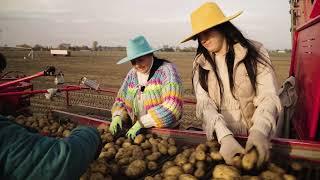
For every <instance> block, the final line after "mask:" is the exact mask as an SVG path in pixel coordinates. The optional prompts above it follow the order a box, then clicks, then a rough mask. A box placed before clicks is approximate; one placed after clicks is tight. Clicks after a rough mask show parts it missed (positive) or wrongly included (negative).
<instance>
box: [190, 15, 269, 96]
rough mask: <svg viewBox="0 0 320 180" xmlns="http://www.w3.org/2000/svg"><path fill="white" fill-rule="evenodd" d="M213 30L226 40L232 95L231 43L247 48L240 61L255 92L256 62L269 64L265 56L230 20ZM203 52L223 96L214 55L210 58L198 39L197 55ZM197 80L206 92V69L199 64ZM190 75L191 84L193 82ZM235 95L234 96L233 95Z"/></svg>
mask: <svg viewBox="0 0 320 180" xmlns="http://www.w3.org/2000/svg"><path fill="white" fill-rule="evenodd" d="M213 29H214V30H217V31H219V32H220V33H222V34H223V35H224V37H225V38H226V41H227V46H228V47H227V48H228V50H227V54H226V64H227V68H228V75H229V83H230V89H231V92H232V95H233V96H234V79H233V66H234V59H235V52H234V48H233V45H234V44H237V43H240V44H241V46H243V47H245V48H247V49H248V52H247V54H246V56H245V58H244V59H243V60H242V61H241V62H240V63H244V65H245V67H246V70H247V73H248V75H249V78H250V83H251V85H252V87H253V90H254V92H255V93H256V85H257V80H256V77H257V64H258V63H260V64H262V65H264V66H270V67H272V66H271V64H270V63H269V62H268V61H267V59H266V57H264V55H263V54H260V53H259V52H258V50H257V49H256V47H255V46H254V45H253V43H252V42H251V41H250V40H249V39H246V38H245V37H244V35H243V34H242V33H241V31H240V30H239V29H238V28H237V27H235V26H234V25H233V24H232V23H231V22H229V21H228V22H225V23H223V24H220V25H217V26H215V27H213ZM199 54H203V56H204V57H205V59H206V60H207V61H208V62H209V64H210V65H211V67H212V69H213V71H214V73H215V75H216V77H217V80H218V83H219V88H220V97H223V85H222V82H221V78H220V76H219V74H218V72H217V67H216V64H215V61H214V59H213V58H214V57H213V58H212V57H211V55H210V53H209V52H208V51H207V49H206V48H205V47H204V46H202V44H201V43H200V41H199V39H198V48H197V54H196V56H197V55H199ZM198 72H199V82H200V85H201V87H202V88H203V89H204V90H205V91H207V92H208V73H209V71H208V70H205V69H203V68H202V67H201V66H199V70H198ZM194 73H195V69H193V77H194ZM193 77H192V84H193V83H194V82H193ZM234 97H235V96H234Z"/></svg>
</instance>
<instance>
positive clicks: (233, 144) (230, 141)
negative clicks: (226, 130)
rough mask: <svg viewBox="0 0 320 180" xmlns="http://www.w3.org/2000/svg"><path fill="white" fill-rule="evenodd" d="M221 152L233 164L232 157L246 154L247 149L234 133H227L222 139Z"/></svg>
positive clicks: (227, 161)
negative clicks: (235, 137) (245, 149)
mask: <svg viewBox="0 0 320 180" xmlns="http://www.w3.org/2000/svg"><path fill="white" fill-rule="evenodd" d="M219 152H220V154H221V155H222V157H223V159H224V161H225V162H226V163H227V164H229V165H233V160H232V158H233V157H234V156H235V155H237V154H244V152H245V151H244V149H243V147H242V146H241V145H240V144H239V143H238V141H237V140H235V139H234V137H233V136H232V135H227V136H225V137H223V138H222V139H221V147H220V151H219Z"/></svg>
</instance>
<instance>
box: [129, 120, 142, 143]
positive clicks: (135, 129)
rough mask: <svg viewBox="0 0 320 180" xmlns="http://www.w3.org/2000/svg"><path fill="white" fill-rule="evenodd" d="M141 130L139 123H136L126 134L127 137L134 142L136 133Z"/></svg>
mask: <svg viewBox="0 0 320 180" xmlns="http://www.w3.org/2000/svg"><path fill="white" fill-rule="evenodd" d="M141 128H142V126H141V125H140V123H139V122H136V123H135V124H134V125H133V126H132V127H131V128H130V129H129V131H128V132H127V137H128V138H131V139H132V140H134V138H135V137H136V135H137V132H138V131H139V130H140V129H141Z"/></svg>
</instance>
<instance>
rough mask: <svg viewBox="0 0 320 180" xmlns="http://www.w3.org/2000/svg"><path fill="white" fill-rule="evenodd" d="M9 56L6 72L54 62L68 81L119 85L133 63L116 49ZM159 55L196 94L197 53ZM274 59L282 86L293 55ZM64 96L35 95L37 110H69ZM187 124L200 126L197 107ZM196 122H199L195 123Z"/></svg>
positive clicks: (85, 97)
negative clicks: (194, 65) (123, 61)
mask: <svg viewBox="0 0 320 180" xmlns="http://www.w3.org/2000/svg"><path fill="white" fill-rule="evenodd" d="M4 54H5V55H6V56H7V58H8V66H7V69H6V71H21V72H24V74H26V75H31V74H34V73H36V72H39V71H41V70H43V69H44V67H45V66H49V65H53V66H55V67H57V68H59V69H60V70H61V71H62V72H63V73H64V75H65V82H66V84H78V83H79V80H80V78H81V77H83V76H86V77H87V78H89V79H94V80H97V81H98V82H99V83H100V84H101V87H114V88H119V87H120V85H121V83H122V81H123V79H124V77H125V76H126V73H127V72H128V71H129V69H130V68H131V67H130V66H131V64H130V63H127V64H124V65H116V62H117V61H118V60H119V59H121V58H123V57H124V56H125V52H123V51H112V52H72V53H71V57H53V56H50V54H49V52H35V59H34V60H31V59H24V58H23V57H24V56H26V55H27V54H28V52H22V51H20V52H19V51H13V52H4ZM156 55H157V56H158V57H161V58H165V59H168V60H170V61H171V62H173V63H175V64H176V65H177V68H178V71H179V73H180V75H181V77H182V80H183V86H184V96H185V97H193V96H192V93H191V92H192V91H191V71H192V61H193V57H194V53H192V52H188V53H185V52H173V53H172V52H170V53H169V52H159V53H156ZM271 60H272V63H273V65H274V68H275V70H276V74H277V77H278V82H279V85H280V84H281V82H283V80H284V79H285V78H286V77H287V76H288V71H289V66H290V55H289V54H272V55H271ZM32 82H33V83H34V89H47V88H54V87H55V85H54V83H53V78H52V77H40V78H37V79H34V80H32ZM72 95H73V96H71V102H72V104H83V105H93V106H97V107H103V108H110V106H111V105H112V102H113V98H112V97H108V96H105V95H104V94H101V93H100V94H99V93H94V92H92V91H91V92H87V91H82V92H74V93H72ZM64 105H65V103H64V99H63V98H61V97H60V98H56V99H54V101H48V100H46V99H44V97H43V95H36V96H34V97H33V98H32V106H33V108H34V111H42V110H47V109H65V106H64ZM184 119H188V120H187V122H186V123H184V124H183V126H184V127H188V126H190V125H191V124H193V125H194V126H199V125H200V122H196V123H194V122H193V119H195V118H194V107H193V106H185V109H184ZM195 124H196V125H195Z"/></svg>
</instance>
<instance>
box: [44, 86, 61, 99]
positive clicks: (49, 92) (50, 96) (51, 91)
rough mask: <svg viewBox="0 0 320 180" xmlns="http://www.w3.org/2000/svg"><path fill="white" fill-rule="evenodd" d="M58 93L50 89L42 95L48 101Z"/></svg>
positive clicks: (56, 90)
mask: <svg viewBox="0 0 320 180" xmlns="http://www.w3.org/2000/svg"><path fill="white" fill-rule="evenodd" d="M57 92H58V89H55V88H50V89H47V93H45V94H44V96H45V97H46V99H49V100H51V98H52V97H53V96H54V95H56V94H57Z"/></svg>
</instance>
